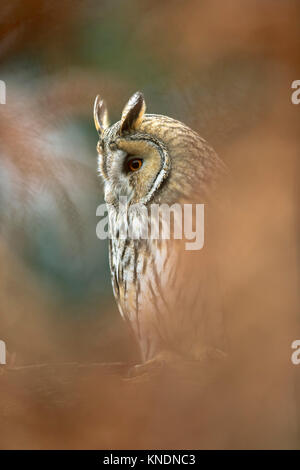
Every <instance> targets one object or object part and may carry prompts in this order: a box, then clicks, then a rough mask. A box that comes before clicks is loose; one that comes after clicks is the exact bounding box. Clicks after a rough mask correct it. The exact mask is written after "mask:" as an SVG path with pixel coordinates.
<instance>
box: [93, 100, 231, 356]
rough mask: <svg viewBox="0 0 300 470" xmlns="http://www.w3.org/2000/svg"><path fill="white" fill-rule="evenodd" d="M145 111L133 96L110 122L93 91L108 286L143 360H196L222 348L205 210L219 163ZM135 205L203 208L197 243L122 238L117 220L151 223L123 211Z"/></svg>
mask: <svg viewBox="0 0 300 470" xmlns="http://www.w3.org/2000/svg"><path fill="white" fill-rule="evenodd" d="M145 109H146V105H145V100H144V97H143V94H142V93H140V92H137V93H135V94H134V95H133V96H132V97H131V98H130V100H129V101H128V103H127V104H126V106H125V108H124V110H123V113H122V115H121V120H120V121H118V122H117V123H115V124H113V125H111V126H110V125H109V123H108V114H107V109H106V105H105V103H104V101H103V100H100V98H99V97H97V98H96V101H95V106H94V120H95V125H96V129H97V131H98V134H99V142H98V145H97V152H98V158H99V172H100V174H101V176H102V178H103V181H104V194H105V202H106V204H107V207H108V216H109V230H110V246H109V252H110V253H109V254H110V269H111V277H112V285H113V291H114V295H115V298H116V300H117V303H118V306H119V310H120V312H121V315H122V317H123V318H124V319H125V320H126V322H128V324H129V325H130V328H131V329H132V330H133V332H134V336H135V337H136V339H137V341H138V344H139V346H140V351H141V356H142V361H143V362H149V361H150V362H151V363H153V361H156V360H158V361H162V360H166V361H168V358H176V357H177V358H183V359H186V360H200V359H201V357H203V355H205V354H206V353H207V351H218V350H222V349H223V347H224V325H223V312H222V300H221V293H220V282H219V279H218V274H217V270H218V269H217V264H218V263H217V248H216V246H217V244H218V243H216V240H218V233H217V232H218V231H217V230H216V227H217V225H216V223H215V220H216V219H217V217H214V216H213V214H216V213H218V210H219V209H218V203H217V202H216V201H217V199H218V198H217V196H216V188H217V187H218V184H217V183H218V181H219V180H220V176H222V175H224V174H225V173H226V168H225V166H224V164H223V163H222V161H221V160H220V159H219V157H218V156H217V155H216V153H215V152H214V150H213V149H212V148H211V147H210V146H209V145H208V144H207V143H206V142H205V140H204V139H202V138H201V137H200V136H199V135H198V134H197V133H196V132H194V131H193V130H191V129H190V128H189V127H187V126H186V125H184V124H183V123H181V122H179V121H177V120H175V119H171V118H169V117H166V116H162V115H158V114H145ZM123 200H125V204H124V203H123ZM121 201H122V204H120V202H121ZM138 204H142V205H143V206H144V207H146V208H148V209H149V210H150V206H151V205H156V206H158V207H160V206H161V205H163V204H164V205H168V206H172V205H174V204H176V205H179V206H180V207H182V208H183V207H184V206H185V205H188V204H189V205H191V204H204V208H205V211H204V213H205V243H204V246H203V248H202V249H201V250H196V251H195V250H187V249H186V245H185V243H184V241H183V240H180V239H179V237H177V238H175V237H172V236H170V237H169V239H167V237H166V238H161V237H156V238H155V237H144V236H141V235H140V236H139V235H136V236H129V235H128V233H127V232H126V231H125V232H124V230H123V229H124V226H126V227H128V226H129V225H130V226H133V227H135V230H136V231H137V232H138V233H142V232H143V229H145V227H146V226H148V224H149V222H148V220H147V217H146V216H145V215H142V216H141V213H139V212H138V211H134V210H132V211H130V210H129V209H130V208H132V207H133V205H135V206H136V205H138ZM158 224H160V221H158ZM173 232H174V230H173ZM173 232H172V233H173ZM124 233H127V235H125V236H124ZM121 234H122V236H121Z"/></svg>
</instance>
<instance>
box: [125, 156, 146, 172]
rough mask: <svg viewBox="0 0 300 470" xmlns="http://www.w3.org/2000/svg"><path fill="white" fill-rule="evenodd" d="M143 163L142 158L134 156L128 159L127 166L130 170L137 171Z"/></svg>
mask: <svg viewBox="0 0 300 470" xmlns="http://www.w3.org/2000/svg"><path fill="white" fill-rule="evenodd" d="M142 164H143V159H142V158H132V159H131V160H128V162H127V167H128V170H129V171H137V170H139V169H140V168H141V166H142Z"/></svg>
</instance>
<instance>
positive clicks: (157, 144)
mask: <svg viewBox="0 0 300 470" xmlns="http://www.w3.org/2000/svg"><path fill="white" fill-rule="evenodd" d="M145 111H146V103H145V100H144V96H143V94H142V93H141V92H136V93H135V94H134V95H133V96H132V97H131V98H130V99H129V101H128V103H127V104H126V105H125V107H124V109H123V112H122V115H121V119H120V121H118V122H117V123H115V124H113V125H111V126H110V125H109V121H108V113H107V108H106V105H105V103H104V101H103V100H101V99H100V97H99V96H97V98H96V100H95V105H94V121H95V126H96V129H97V131H98V134H99V142H98V145H97V152H98V159H99V172H100V175H101V176H102V178H103V181H104V192H105V201H106V202H107V203H109V204H113V205H116V204H117V203H118V200H119V199H120V197H123V198H124V197H126V198H127V201H128V203H129V204H131V203H134V204H136V203H143V204H148V203H149V202H155V203H162V202H164V203H169V204H172V203H174V202H184V201H186V200H190V199H191V198H192V196H194V195H195V193H199V194H202V195H205V194H206V193H207V190H208V188H209V187H210V186H211V183H212V181H213V180H214V179H215V176H216V173H217V172H216V168H217V167H218V166H219V165H220V160H219V159H218V157H217V155H216V154H215V152H214V151H213V150H212V149H211V148H210V147H209V146H208V145H207V143H206V142H205V141H204V139H202V138H201V137H200V136H199V135H198V134H197V133H196V132H194V131H192V130H191V129H190V128H189V127H187V126H186V125H184V124H183V123H181V122H179V121H177V120H175V119H171V118H169V117H166V116H162V115H158V114H145Z"/></svg>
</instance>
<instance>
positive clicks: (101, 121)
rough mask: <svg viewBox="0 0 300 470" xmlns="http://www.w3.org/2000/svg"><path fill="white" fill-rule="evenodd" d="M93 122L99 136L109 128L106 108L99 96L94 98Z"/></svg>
mask: <svg viewBox="0 0 300 470" xmlns="http://www.w3.org/2000/svg"><path fill="white" fill-rule="evenodd" d="M94 122H95V127H96V129H97V132H98V134H99V135H100V136H101V135H102V134H103V132H104V131H105V129H107V128H108V127H109V121H108V112H107V107H106V104H105V102H104V101H103V100H101V98H100V96H99V95H98V96H96V99H95V104H94Z"/></svg>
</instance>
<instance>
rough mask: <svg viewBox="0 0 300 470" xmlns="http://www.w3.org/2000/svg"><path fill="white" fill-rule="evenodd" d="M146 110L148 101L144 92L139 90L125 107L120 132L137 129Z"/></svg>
mask: <svg viewBox="0 0 300 470" xmlns="http://www.w3.org/2000/svg"><path fill="white" fill-rule="evenodd" d="M145 111H146V103H145V99H144V95H143V93H141V92H140V91H137V92H136V93H134V95H132V97H131V98H130V99H129V101H128V103H127V104H126V106H125V108H124V109H123V112H122V116H121V126H120V133H122V132H124V131H129V130H130V129H137V128H138V127H139V125H140V124H141V122H142V119H143V116H144V114H145Z"/></svg>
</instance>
